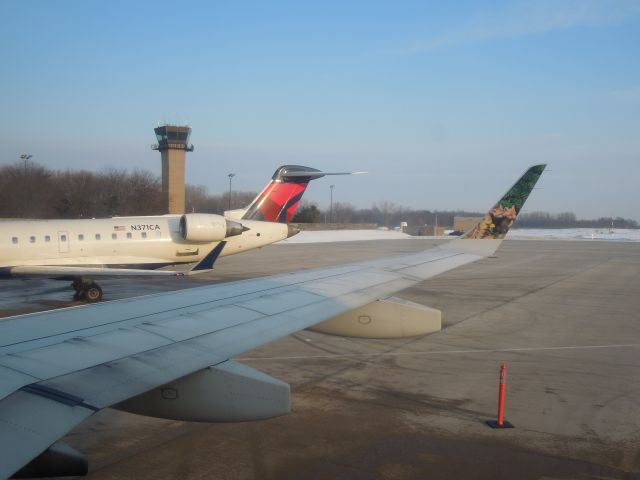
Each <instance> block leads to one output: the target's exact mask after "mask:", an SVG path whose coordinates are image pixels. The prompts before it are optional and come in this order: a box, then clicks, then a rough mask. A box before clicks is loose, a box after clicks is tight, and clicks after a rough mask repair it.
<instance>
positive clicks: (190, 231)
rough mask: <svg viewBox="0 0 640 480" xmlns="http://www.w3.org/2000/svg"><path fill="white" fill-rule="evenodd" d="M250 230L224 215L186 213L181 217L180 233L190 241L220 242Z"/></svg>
mask: <svg viewBox="0 0 640 480" xmlns="http://www.w3.org/2000/svg"><path fill="white" fill-rule="evenodd" d="M246 230H248V228H245V227H243V226H242V224H241V223H240V222H236V221H233V220H229V219H226V218H224V217H223V216H222V215H213V214H208V213H186V214H184V215H182V217H180V235H181V236H182V239H183V240H187V241H189V242H220V241H222V240H224V239H225V238H227V237H234V236H236V235H240V234H241V233H242V232H244V231H246Z"/></svg>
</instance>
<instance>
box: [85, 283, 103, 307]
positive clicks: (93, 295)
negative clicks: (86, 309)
mask: <svg viewBox="0 0 640 480" xmlns="http://www.w3.org/2000/svg"><path fill="white" fill-rule="evenodd" d="M84 299H85V300H86V301H87V302H88V303H95V302H99V301H100V300H102V289H101V288H100V286H99V285H98V284H97V283H91V284H89V286H87V288H85V289H84Z"/></svg>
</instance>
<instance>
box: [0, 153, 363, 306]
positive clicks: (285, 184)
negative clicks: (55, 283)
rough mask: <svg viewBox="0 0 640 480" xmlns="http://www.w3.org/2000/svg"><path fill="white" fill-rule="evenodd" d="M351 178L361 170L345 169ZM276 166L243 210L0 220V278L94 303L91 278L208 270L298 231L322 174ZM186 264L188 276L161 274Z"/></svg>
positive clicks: (96, 295)
mask: <svg viewBox="0 0 640 480" xmlns="http://www.w3.org/2000/svg"><path fill="white" fill-rule="evenodd" d="M352 173H353V174H359V173H364V172H352ZM352 173H348V172H321V171H320V170H317V169H315V168H310V167H304V166H300V165H283V166H281V167H279V168H278V169H277V170H276V171H275V173H274V174H273V177H272V178H271V181H270V182H269V183H268V184H267V186H266V187H265V188H264V190H263V191H262V192H261V193H260V194H259V195H258V196H257V197H256V198H255V199H254V200H253V201H252V202H251V204H249V206H248V207H247V208H245V209H239V210H232V211H227V212H225V213H226V215H225V216H222V215H214V214H205V213H186V214H184V215H160V216H145V217H113V218H106V219H86V220H14V221H4V222H0V230H1V231H2V234H0V277H15V276H28V277H29V276H46V277H51V278H60V279H65V280H67V279H71V280H73V283H72V287H73V289H74V290H75V295H74V299H75V300H81V299H84V300H86V301H87V302H89V303H92V302H98V301H100V300H102V296H103V295H102V288H101V287H100V286H99V285H98V284H97V283H96V282H95V281H94V280H92V279H93V278H96V277H108V276H118V277H123V276H136V277H149V276H183V275H195V274H198V273H203V272H205V271H209V270H211V269H212V268H213V264H214V263H215V261H216V260H217V259H218V257H224V256H226V255H234V254H236V253H242V252H246V251H248V250H252V249H254V248H260V247H263V246H265V245H269V244H271V243H274V242H278V241H280V240H283V239H285V238H288V237H291V236H292V235H295V234H296V233H298V232H299V229H298V228H297V227H295V226H293V225H289V222H290V220H291V218H292V217H293V215H294V213H295V211H296V208H297V207H298V205H299V203H300V199H301V198H302V195H303V194H304V192H305V190H306V188H307V186H308V184H309V182H310V181H311V180H315V179H317V178H321V177H324V176H326V175H350V174H352ZM181 264H191V268H190V269H189V270H188V271H176V270H174V269H170V270H162V269H161V268H165V267H168V266H172V267H174V266H176V265H181Z"/></svg>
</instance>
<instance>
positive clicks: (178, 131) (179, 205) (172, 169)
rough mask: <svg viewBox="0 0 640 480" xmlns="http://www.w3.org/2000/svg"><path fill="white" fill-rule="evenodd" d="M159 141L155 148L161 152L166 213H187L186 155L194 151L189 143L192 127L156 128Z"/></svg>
mask: <svg viewBox="0 0 640 480" xmlns="http://www.w3.org/2000/svg"><path fill="white" fill-rule="evenodd" d="M154 130H155V133H156V138H157V139H158V143H157V144H155V145H152V146H151V148H152V149H153V150H158V151H159V152H160V157H161V160H162V193H163V196H164V206H165V209H166V210H165V211H166V213H171V214H178V215H180V214H183V213H185V212H184V211H185V187H184V185H185V181H184V179H185V175H184V172H185V157H186V152H193V145H191V144H189V136H190V135H191V127H189V126H179V125H163V126H161V127H157V128H155V129H154Z"/></svg>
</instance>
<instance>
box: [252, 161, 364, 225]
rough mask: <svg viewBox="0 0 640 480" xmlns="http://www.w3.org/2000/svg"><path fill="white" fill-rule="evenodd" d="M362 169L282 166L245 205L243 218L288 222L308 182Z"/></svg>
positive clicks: (349, 173)
mask: <svg viewBox="0 0 640 480" xmlns="http://www.w3.org/2000/svg"><path fill="white" fill-rule="evenodd" d="M358 173H364V172H321V171H320V170H317V169H315V168H311V167H303V166H301V165H283V166H282V167H280V168H278V169H277V170H276V172H275V173H274V174H273V177H271V182H269V184H268V185H267V186H266V187H265V189H264V190H263V191H262V192H261V193H260V195H258V196H257V197H256V198H255V199H254V200H253V202H251V204H250V205H249V206H248V207H247V209H246V211H245V213H244V215H243V216H242V218H243V219H246V220H262V221H266V222H279V223H289V222H290V221H291V218H293V215H294V214H295V213H296V209H297V208H298V205H299V204H300V200H301V199H302V195H303V194H304V192H305V190H306V189H307V186H308V185H309V182H310V181H311V180H315V179H317V178H321V177H324V176H325V175H353V174H358Z"/></svg>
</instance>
